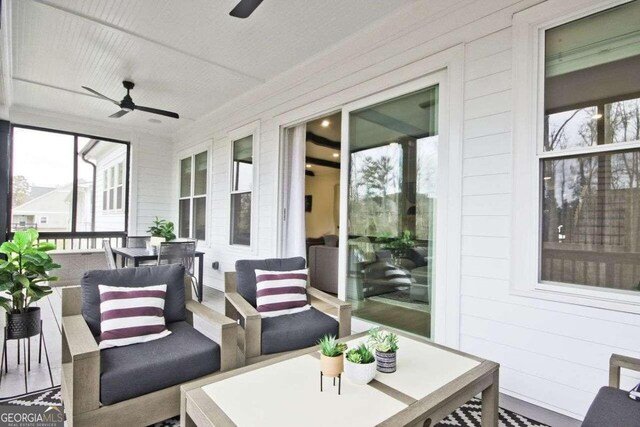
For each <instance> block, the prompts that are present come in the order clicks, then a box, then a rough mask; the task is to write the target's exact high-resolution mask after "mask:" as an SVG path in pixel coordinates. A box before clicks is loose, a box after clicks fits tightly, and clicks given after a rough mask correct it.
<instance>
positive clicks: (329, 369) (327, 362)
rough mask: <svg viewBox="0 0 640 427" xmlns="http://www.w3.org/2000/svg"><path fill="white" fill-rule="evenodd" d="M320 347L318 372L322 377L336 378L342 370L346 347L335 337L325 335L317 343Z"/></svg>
mask: <svg viewBox="0 0 640 427" xmlns="http://www.w3.org/2000/svg"><path fill="white" fill-rule="evenodd" d="M318 345H319V346H320V370H321V371H322V375H324V376H327V377H337V376H338V375H340V374H341V373H342V371H343V370H344V358H343V357H342V355H343V353H344V352H345V351H346V350H347V345H346V344H345V343H342V342H338V340H337V339H336V337H335V335H325V336H324V337H322V338H321V339H320V341H318Z"/></svg>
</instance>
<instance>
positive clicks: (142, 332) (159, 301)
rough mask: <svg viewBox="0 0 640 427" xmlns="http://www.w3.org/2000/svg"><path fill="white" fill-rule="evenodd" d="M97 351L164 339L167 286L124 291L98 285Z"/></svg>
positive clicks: (168, 332)
mask: <svg viewBox="0 0 640 427" xmlns="http://www.w3.org/2000/svg"><path fill="white" fill-rule="evenodd" d="M98 289H99V291H100V330H101V333H100V348H101V349H104V348H110V347H122V346H125V345H130V344H138V343H143V342H147V341H153V340H157V339H158V338H162V337H166V336H167V335H169V334H170V333H171V331H169V330H167V327H166V325H165V321H164V301H165V296H166V293H167V285H157V286H146V287H141V288H126V287H116V286H105V285H98Z"/></svg>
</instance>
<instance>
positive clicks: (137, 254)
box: [111, 247, 204, 302]
mask: <svg viewBox="0 0 640 427" xmlns="http://www.w3.org/2000/svg"><path fill="white" fill-rule="evenodd" d="M111 250H112V252H113V257H114V258H115V259H116V262H117V261H118V258H117V257H118V256H120V262H121V264H120V265H121V266H122V267H125V266H126V265H127V260H128V259H129V260H131V261H132V262H133V266H134V267H139V266H140V263H142V262H144V261H157V260H158V250H157V249H156V248H152V249H147V248H126V247H123V248H111ZM196 258H197V259H198V302H202V290H203V286H204V285H203V283H202V280H203V278H204V252H202V251H196Z"/></svg>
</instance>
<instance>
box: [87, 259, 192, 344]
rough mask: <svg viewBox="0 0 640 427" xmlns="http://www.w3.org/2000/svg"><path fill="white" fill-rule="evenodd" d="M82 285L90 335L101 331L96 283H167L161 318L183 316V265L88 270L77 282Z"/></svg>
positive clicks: (136, 285)
mask: <svg viewBox="0 0 640 427" xmlns="http://www.w3.org/2000/svg"><path fill="white" fill-rule="evenodd" d="M80 284H81V287H82V316H84V320H85V321H86V322H87V324H88V325H89V329H91V332H92V333H93V335H95V336H98V335H100V292H99V291H98V285H107V286H122V287H128V288H140V287H142V286H152V285H165V284H166V285H167V295H166V300H165V303H164V318H165V321H166V322H167V323H172V322H181V321H183V320H185V319H186V313H185V296H184V266H182V265H181V264H170V265H162V266H158V267H155V266H154V267H138V268H121V269H118V270H93V271H87V272H86V273H84V276H82V281H81V282H80Z"/></svg>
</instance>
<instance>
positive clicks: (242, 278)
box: [236, 257, 306, 307]
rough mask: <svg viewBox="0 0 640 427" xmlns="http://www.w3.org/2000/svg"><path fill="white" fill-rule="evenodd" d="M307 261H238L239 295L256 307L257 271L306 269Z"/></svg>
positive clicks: (298, 258) (299, 258) (297, 258)
mask: <svg viewBox="0 0 640 427" xmlns="http://www.w3.org/2000/svg"><path fill="white" fill-rule="evenodd" d="M305 266H306V261H305V259H304V258H302V257H295V258H274V259H262V260H246V259H245V260H238V261H236V283H237V286H238V289H237V290H238V293H239V294H240V295H242V297H243V298H244V299H246V300H247V301H248V302H249V304H251V305H252V306H254V307H255V306H256V270H269V271H289V270H299V269H301V268H305Z"/></svg>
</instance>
